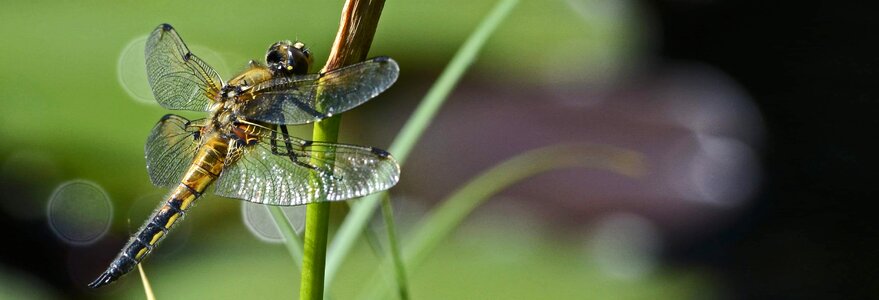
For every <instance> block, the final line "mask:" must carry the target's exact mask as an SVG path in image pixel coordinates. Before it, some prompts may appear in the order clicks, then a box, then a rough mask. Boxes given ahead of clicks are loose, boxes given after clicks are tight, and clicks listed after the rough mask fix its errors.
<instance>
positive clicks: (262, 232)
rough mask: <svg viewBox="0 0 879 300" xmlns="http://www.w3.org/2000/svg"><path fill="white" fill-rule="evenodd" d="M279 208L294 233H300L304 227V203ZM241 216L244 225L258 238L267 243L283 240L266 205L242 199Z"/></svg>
mask: <svg viewBox="0 0 879 300" xmlns="http://www.w3.org/2000/svg"><path fill="white" fill-rule="evenodd" d="M281 210H282V211H284V216H285V217H287V221H289V222H290V224H292V225H293V230H294V231H296V234H301V233H302V228H304V227H305V205H300V206H286V207H281ZM241 216H242V219H243V220H244V225H245V226H246V227H247V229H248V230H250V233H252V234H253V235H254V236H256V237H257V238H258V239H260V240H262V241H265V242H269V243H281V242H283V241H284V238H283V237H282V236H281V232H280V231H279V230H278V225H276V224H275V221H274V220H273V219H272V215H271V213H270V212H269V209H268V206H266V205H262V204H257V203H252V202H247V201H242V203H241Z"/></svg>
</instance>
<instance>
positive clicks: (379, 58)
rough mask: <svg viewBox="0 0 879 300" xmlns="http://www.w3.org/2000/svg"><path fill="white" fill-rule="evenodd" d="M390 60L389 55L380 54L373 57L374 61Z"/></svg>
mask: <svg viewBox="0 0 879 300" xmlns="http://www.w3.org/2000/svg"><path fill="white" fill-rule="evenodd" d="M389 60H391V58H390V57H387V56H379V57H376V58H373V59H372V61H374V62H387V61H389Z"/></svg>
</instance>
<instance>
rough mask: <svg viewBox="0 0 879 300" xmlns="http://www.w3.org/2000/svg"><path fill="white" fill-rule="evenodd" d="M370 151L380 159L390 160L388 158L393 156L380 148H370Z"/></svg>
mask: <svg viewBox="0 0 879 300" xmlns="http://www.w3.org/2000/svg"><path fill="white" fill-rule="evenodd" d="M369 151H371V152H372V154H375V155H378V157H381V158H388V156H391V154H390V153H388V151H385V150H382V149H379V148H373V147H370V148H369Z"/></svg>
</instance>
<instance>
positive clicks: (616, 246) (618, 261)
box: [589, 213, 662, 279]
mask: <svg viewBox="0 0 879 300" xmlns="http://www.w3.org/2000/svg"><path fill="white" fill-rule="evenodd" d="M661 244H662V240H661V237H660V235H659V229H658V228H657V227H656V225H654V224H653V222H651V221H650V220H648V219H646V218H644V217H642V216H639V215H635V214H631V213H617V214H612V215H609V216H607V217H604V218H602V219H601V220H600V221H599V222H598V224H597V225H596V229H595V231H594V232H593V235H592V238H591V240H590V244H589V245H590V250H591V251H589V253H590V254H591V256H592V259H593V260H595V262H596V263H597V264H598V267H599V268H600V269H601V271H603V272H604V273H605V274H607V275H609V276H610V277H614V278H619V279H639V278H641V277H643V276H645V275H648V274H649V273H650V272H651V271H653V270H654V269H655V268H656V265H657V264H658V261H657V259H658V254H659V250H660V247H661Z"/></svg>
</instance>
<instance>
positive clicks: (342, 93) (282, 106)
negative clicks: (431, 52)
mask: <svg viewBox="0 0 879 300" xmlns="http://www.w3.org/2000/svg"><path fill="white" fill-rule="evenodd" d="M399 73H400V67H399V66H397V62H395V61H394V60H393V59H391V58H388V57H376V58H373V59H370V60H368V61H364V62H360V63H357V64H354V65H350V66H347V67H344V68H340V69H336V70H332V71H330V72H327V73H323V74H309V75H303V76H291V77H278V78H273V79H271V80H268V81H265V82H263V83H260V84H257V85H256V86H254V88H253V93H254V99H253V100H251V101H250V102H248V103H247V105H246V106H245V108H244V110H243V115H244V117H245V118H247V119H249V120H256V121H262V122H268V123H272V124H286V125H296V124H304V123H310V122H314V121H318V120H320V119H324V118H327V117H329V116H332V115H334V114H338V113H342V112H344V111H347V110H349V109H352V108H354V107H356V106H358V105H360V104H363V103H364V102H366V101H367V100H369V99H372V98H373V97H375V96H377V95H378V94H380V93H381V92H383V91H385V90H386V89H388V87H390V86H391V85H392V84H394V81H396V80H397V76H398V75H399Z"/></svg>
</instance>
